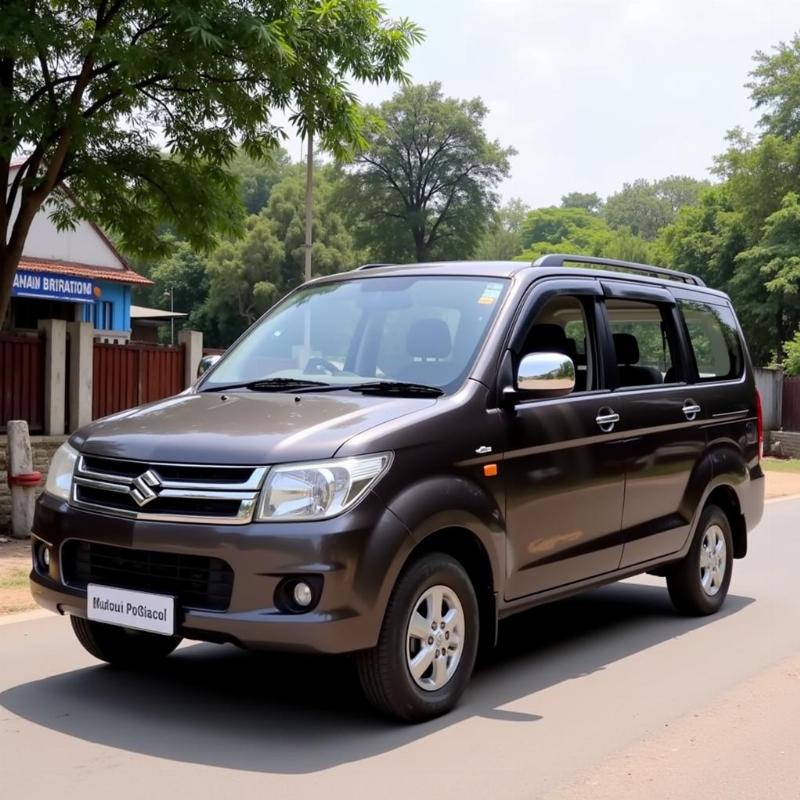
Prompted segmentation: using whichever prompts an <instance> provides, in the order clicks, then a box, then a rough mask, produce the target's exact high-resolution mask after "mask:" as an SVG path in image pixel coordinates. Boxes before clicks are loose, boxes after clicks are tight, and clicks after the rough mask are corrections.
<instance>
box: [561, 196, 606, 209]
mask: <svg viewBox="0 0 800 800" xmlns="http://www.w3.org/2000/svg"><path fill="white" fill-rule="evenodd" d="M561 208H582V209H583V210H584V211H588V212H589V213H590V214H598V213H599V212H600V210H601V209H602V208H603V201H602V199H601V198H600V195H598V194H597V193H596V192H570V193H569V194H565V195H564V196H563V197H562V198H561Z"/></svg>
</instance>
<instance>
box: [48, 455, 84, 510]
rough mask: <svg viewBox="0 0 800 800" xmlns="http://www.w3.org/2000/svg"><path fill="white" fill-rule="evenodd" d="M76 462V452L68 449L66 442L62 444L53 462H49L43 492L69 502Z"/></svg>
mask: <svg viewBox="0 0 800 800" xmlns="http://www.w3.org/2000/svg"><path fill="white" fill-rule="evenodd" d="M77 460H78V451H77V450H75V448H74V447H70V446H69V443H68V442H64V444H62V445H61V447H59V448H58V450H56V452H55V455H54V456H53V460H52V461H51V462H50V469H49V470H48V472H47V483H46V484H45V486H44V490H45V491H46V492H47V493H48V494H51V495H53V497H58V498H59V499H60V500H69V495H70V492H71V491H72V471H73V470H74V469H75V462H76V461H77Z"/></svg>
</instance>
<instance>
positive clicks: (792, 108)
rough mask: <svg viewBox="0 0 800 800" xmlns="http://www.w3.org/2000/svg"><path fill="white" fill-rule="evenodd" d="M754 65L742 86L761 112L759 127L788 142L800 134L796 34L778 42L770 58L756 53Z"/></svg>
mask: <svg viewBox="0 0 800 800" xmlns="http://www.w3.org/2000/svg"><path fill="white" fill-rule="evenodd" d="M753 60H754V61H755V62H756V64H757V66H756V67H755V69H754V70H753V71H752V72H751V73H750V76H751V78H752V80H751V81H750V82H749V83H748V84H746V86H747V88H748V89H750V97H751V98H752V100H753V104H754V105H755V107H756V108H760V109H763V110H764V114H763V115H762V117H761V120H760V124H761V126H762V127H763V128H764V130H765V131H766V132H767V133H772V134H775V135H776V136H779V137H781V138H784V139H791V138H792V137H794V136H796V135H797V134H798V133H800V34H795V36H794V37H793V38H792V40H791V41H790V42H789V43H788V44H787V43H786V42H781V43H780V44H779V45H778V46H777V47H775V48H774V49H773V53H772V55H768V54H767V53H764V52H762V51H760V50H759V51H758V52H757V53H756V55H755V57H754V59H753Z"/></svg>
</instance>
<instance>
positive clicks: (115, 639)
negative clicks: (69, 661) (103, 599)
mask: <svg viewBox="0 0 800 800" xmlns="http://www.w3.org/2000/svg"><path fill="white" fill-rule="evenodd" d="M70 622H71V623H72V630H73V631H74V632H75V636H76V637H77V638H78V641H79V642H80V643H81V644H82V645H83V647H84V649H85V650H86V651H87V652H88V653H89V654H91V655H93V656H94V657H95V658H99V659H100V660H101V661H107V662H108V663H109V664H113V665H114V666H117V667H146V666H149V665H151V664H153V663H155V662H158V661H161V659H163V658H166V657H167V656H168V655H169V654H170V653H171V652H172V651H173V650H174V649H175V648H176V647H177V646H178V645H179V644H180V643H181V637H180V636H160V635H159V634H157V633H148V632H146V631H136V630H132V629H131V628H120V627H119V626H117V625H106V624H105V623H103V622H95V621H93V620H88V619H83V618H82V617H74V616H71V617H70Z"/></svg>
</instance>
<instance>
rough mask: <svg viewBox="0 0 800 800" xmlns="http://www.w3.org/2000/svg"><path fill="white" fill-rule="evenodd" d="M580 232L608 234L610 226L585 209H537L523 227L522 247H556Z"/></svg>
mask: <svg viewBox="0 0 800 800" xmlns="http://www.w3.org/2000/svg"><path fill="white" fill-rule="evenodd" d="M579 230H585V231H590V232H591V231H594V232H600V231H602V232H606V231H608V225H607V224H606V223H605V222H604V221H603V220H602V219H599V218H598V217H597V216H595V215H594V214H590V213H589V212H588V211H587V210H586V209H585V208H557V207H556V206H548V207H546V208H535V209H534V210H533V211H531V212H530V213H529V214H528V216H527V217H526V218H525V222H524V223H523V225H522V237H521V239H522V246H523V247H524V248H526V249H527V248H531V247H534V246H535V245H536V244H537V243H538V242H546V243H550V244H551V245H555V244H556V243H558V242H564V241H567V240H568V239H574V238H575V236H576V234H577V232H578V231H579Z"/></svg>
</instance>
